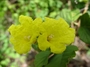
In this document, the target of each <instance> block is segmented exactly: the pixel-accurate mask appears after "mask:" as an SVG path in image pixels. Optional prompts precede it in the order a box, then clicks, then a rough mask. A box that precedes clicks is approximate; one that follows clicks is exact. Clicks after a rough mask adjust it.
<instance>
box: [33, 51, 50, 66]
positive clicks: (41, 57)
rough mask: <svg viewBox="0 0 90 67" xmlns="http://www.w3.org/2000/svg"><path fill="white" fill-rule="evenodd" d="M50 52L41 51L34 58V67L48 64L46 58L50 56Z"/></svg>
mask: <svg viewBox="0 0 90 67" xmlns="http://www.w3.org/2000/svg"><path fill="white" fill-rule="evenodd" d="M50 53H51V52H50V51H42V52H40V53H39V54H37V55H36V57H35V67H42V66H43V65H46V64H47V63H48V56H49V55H50Z"/></svg>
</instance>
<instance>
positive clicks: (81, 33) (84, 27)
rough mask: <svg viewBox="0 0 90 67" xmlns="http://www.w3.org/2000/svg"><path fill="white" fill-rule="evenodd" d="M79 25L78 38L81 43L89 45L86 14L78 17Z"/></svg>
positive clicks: (89, 36) (89, 35)
mask: <svg viewBox="0 0 90 67" xmlns="http://www.w3.org/2000/svg"><path fill="white" fill-rule="evenodd" d="M80 20H81V25H80V28H79V30H78V34H79V37H80V39H81V40H82V41H84V42H85V43H87V44H90V16H89V14H88V13H85V14H83V15H82V16H81V17H80Z"/></svg>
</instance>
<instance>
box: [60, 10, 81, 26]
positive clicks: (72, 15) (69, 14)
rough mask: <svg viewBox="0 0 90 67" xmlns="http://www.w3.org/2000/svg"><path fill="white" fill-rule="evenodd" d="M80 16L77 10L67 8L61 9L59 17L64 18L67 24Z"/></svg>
mask: <svg viewBox="0 0 90 67" xmlns="http://www.w3.org/2000/svg"><path fill="white" fill-rule="evenodd" d="M79 16H80V11H79V10H74V11H71V10H69V9H63V10H62V11H61V12H60V17H62V18H64V19H65V20H66V21H67V22H68V23H69V24H70V23H71V22H73V21H75V20H77V19H78V18H79Z"/></svg>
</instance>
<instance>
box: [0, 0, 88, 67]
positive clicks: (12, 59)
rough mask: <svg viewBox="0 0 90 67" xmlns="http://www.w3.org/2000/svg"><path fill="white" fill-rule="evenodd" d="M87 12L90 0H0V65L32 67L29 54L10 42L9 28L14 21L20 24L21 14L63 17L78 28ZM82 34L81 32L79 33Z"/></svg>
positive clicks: (3, 66) (4, 66)
mask: <svg viewBox="0 0 90 67" xmlns="http://www.w3.org/2000/svg"><path fill="white" fill-rule="evenodd" d="M86 12H88V15H89V14H90V2H89V1H88V0H0V67H30V66H29V64H28V62H27V60H26V59H27V58H28V54H26V55H19V54H18V53H16V52H15V50H14V49H13V46H12V45H11V44H10V42H9V32H8V31H7V29H8V28H9V26H10V25H11V24H13V23H14V24H18V17H19V16H20V15H26V16H31V17H32V18H33V19H35V18H36V17H41V18H42V19H44V17H51V18H56V19H57V18H60V17H62V18H64V19H65V20H66V21H67V22H68V24H70V25H71V24H73V25H74V24H75V25H76V27H75V28H76V30H77V28H78V25H77V23H78V22H77V21H78V19H79V17H80V16H81V15H83V14H84V13H86ZM86 17H87V16H86ZM89 28H90V27H89ZM80 31H81V30H80ZM81 32H82V31H81ZM81 34H82V33H79V35H81ZM86 35H87V34H86ZM89 35H90V34H89ZM89 35H87V36H89ZM76 36H78V34H77V35H76ZM82 36H83V35H81V36H80V38H81V40H82V41H84V42H85V43H87V41H86V39H85V37H84V39H85V40H83V38H82ZM89 39H90V38H89ZM88 44H90V41H89V43H88ZM88 51H89V50H88ZM89 53H90V51H89Z"/></svg>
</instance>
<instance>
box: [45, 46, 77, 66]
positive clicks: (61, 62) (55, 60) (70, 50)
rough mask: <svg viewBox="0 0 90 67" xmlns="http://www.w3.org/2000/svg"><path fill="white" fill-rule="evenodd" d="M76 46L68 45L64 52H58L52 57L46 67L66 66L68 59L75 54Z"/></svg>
mask: <svg viewBox="0 0 90 67" xmlns="http://www.w3.org/2000/svg"><path fill="white" fill-rule="evenodd" d="M76 50H78V48H77V47H76V46H73V45H70V46H67V49H66V50H65V51H64V52H63V53H62V54H56V55H54V56H53V57H52V58H50V60H49V63H48V64H47V65H46V66H45V67H66V65H67V63H68V61H69V60H70V59H71V58H72V57H74V56H75V51H76Z"/></svg>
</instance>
